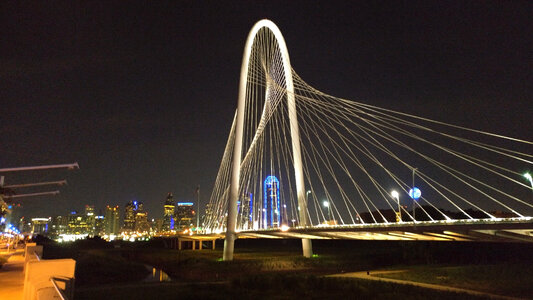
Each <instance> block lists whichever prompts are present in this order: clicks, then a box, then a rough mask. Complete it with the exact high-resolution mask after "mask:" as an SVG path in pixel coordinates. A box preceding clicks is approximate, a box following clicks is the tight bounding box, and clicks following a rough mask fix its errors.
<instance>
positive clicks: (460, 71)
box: [0, 1, 533, 218]
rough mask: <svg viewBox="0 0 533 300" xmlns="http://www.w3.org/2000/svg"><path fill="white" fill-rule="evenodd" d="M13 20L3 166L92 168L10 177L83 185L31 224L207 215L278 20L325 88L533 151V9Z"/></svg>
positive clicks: (222, 8)
mask: <svg viewBox="0 0 533 300" xmlns="http://www.w3.org/2000/svg"><path fill="white" fill-rule="evenodd" d="M0 7H1V9H0V51H1V55H0V103H1V106H0V113H1V117H0V137H1V139H0V140H1V146H0V168H6V167H17V166H28V165H42V164H57V163H70V162H76V161H77V162H79V164H80V170H78V171H74V172H72V171H71V172H66V171H47V172H25V173H7V174H4V175H6V184H15V183H24V182H36V181H46V180H56V179H63V178H66V179H67V180H68V182H69V185H68V186H66V187H62V188H61V195H59V196H52V197H39V198H26V199H24V200H22V201H21V203H22V204H23V206H24V209H25V212H24V214H25V215H26V216H28V217H35V216H40V217H44V216H51V215H57V214H60V215H61V214H68V212H70V211H72V210H78V211H81V210H82V209H83V206H84V205H85V204H93V205H95V207H96V209H97V211H98V209H103V208H104V206H105V205H107V204H110V205H120V206H121V208H122V207H123V206H124V204H125V203H126V202H127V201H129V200H134V199H136V200H138V201H142V202H144V203H145V207H146V208H147V210H148V212H149V217H150V218H158V217H161V216H162V213H163V208H162V205H163V202H164V198H165V196H166V194H167V192H173V193H174V195H175V199H176V200H178V201H194V200H195V196H194V191H195V189H196V186H197V185H200V186H201V195H202V201H203V204H205V203H206V202H207V200H208V197H209V195H210V194H211V189H212V186H213V182H214V180H215V177H216V174H217V171H218V167H219V164H220V159H221V157H222V154H223V151H224V146H225V143H226V139H227V135H228V131H229V129H230V126H231V121H232V118H233V114H234V111H235V108H236V102H237V93H238V81H239V72H240V64H241V59H242V52H243V48H244V43H245V40H246V36H247V34H248V31H249V30H250V29H251V27H252V26H253V24H254V23H255V22H256V21H258V20H260V19H263V18H268V19H271V20H272V21H273V22H274V23H276V24H277V25H278V27H279V28H280V30H281V32H282V33H283V35H284V37H285V40H286V42H287V46H288V49H289V54H290V59H291V62H292V65H293V68H294V69H295V70H296V72H297V73H298V74H299V75H300V76H301V77H302V78H303V79H304V80H305V81H307V82H308V83H309V84H310V85H312V86H314V87H315V88H317V89H318V90H321V91H323V92H326V93H328V94H331V95H335V96H338V97H342V98H346V99H352V100H357V101H360V102H364V103H368V104H373V105H377V106H381V107H386V108H390V109H394V110H399V111H403V112H410V113H413V114H417V115H422V116H426V117H429V118H432V119H436V120H439V121H444V122H449V123H454V124H460V125H463V126H466V127H470V128H475V129H481V130H486V131H491V132H495V133H499V134H503V135H507V136H513V137H519V138H522V139H526V140H533V124H532V123H533V122H532V119H531V115H532V114H533V109H532V105H531V95H533V85H532V82H533V76H532V70H533V68H532V67H533V59H532V53H533V34H532V32H533V21H532V20H533V4H532V2H530V1H501V2H494V1H369V2H363V1H321V2H318V1H171V2H160V1H158V2H154V1H146V2H130V1H128V2H125V1H116V2H112V1H100V2H98V1H83V2H75V1H64V2H63V1H46V2H44V3H43V2H41V1H34V2H32V1H29V2H26V1H25V2H23V3H22V4H20V3H18V1H17V2H15V1H13V2H10V1H5V2H2V3H1V4H0ZM530 153H531V151H530ZM52 189H55V188H48V189H44V190H52ZM40 190H43V189H42V188H41V189H40ZM25 191H30V190H25Z"/></svg>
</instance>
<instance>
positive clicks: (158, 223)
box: [152, 218, 163, 232]
mask: <svg viewBox="0 0 533 300" xmlns="http://www.w3.org/2000/svg"><path fill="white" fill-rule="evenodd" d="M162 228H163V219H160V218H158V219H155V220H154V219H152V231H154V232H161V231H163V229H162Z"/></svg>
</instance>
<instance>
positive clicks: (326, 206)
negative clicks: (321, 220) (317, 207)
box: [322, 200, 331, 221]
mask: <svg viewBox="0 0 533 300" xmlns="http://www.w3.org/2000/svg"><path fill="white" fill-rule="evenodd" d="M322 205H324V207H325V208H326V209H327V210H328V220H329V221H330V220H331V206H329V201H328V200H324V202H322Z"/></svg>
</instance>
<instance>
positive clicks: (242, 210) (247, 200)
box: [237, 193, 253, 230]
mask: <svg viewBox="0 0 533 300" xmlns="http://www.w3.org/2000/svg"><path fill="white" fill-rule="evenodd" d="M241 198H242V200H241V201H239V202H237V205H238V208H237V210H238V214H237V215H238V216H239V217H238V219H237V227H238V228H241V229H242V230H246V229H250V228H251V226H252V211H251V207H253V200H252V199H253V196H252V194H251V193H246V194H244V195H243V196H242V197H241Z"/></svg>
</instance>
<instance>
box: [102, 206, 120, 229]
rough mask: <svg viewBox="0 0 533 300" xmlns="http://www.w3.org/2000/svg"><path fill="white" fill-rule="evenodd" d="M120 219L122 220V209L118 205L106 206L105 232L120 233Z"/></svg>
mask: <svg viewBox="0 0 533 300" xmlns="http://www.w3.org/2000/svg"><path fill="white" fill-rule="evenodd" d="M119 220H120V211H119V207H118V205H117V206H109V205H108V206H107V207H106V208H105V215H104V232H105V234H107V235H118V233H119V231H120V230H119V229H120V227H119Z"/></svg>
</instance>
